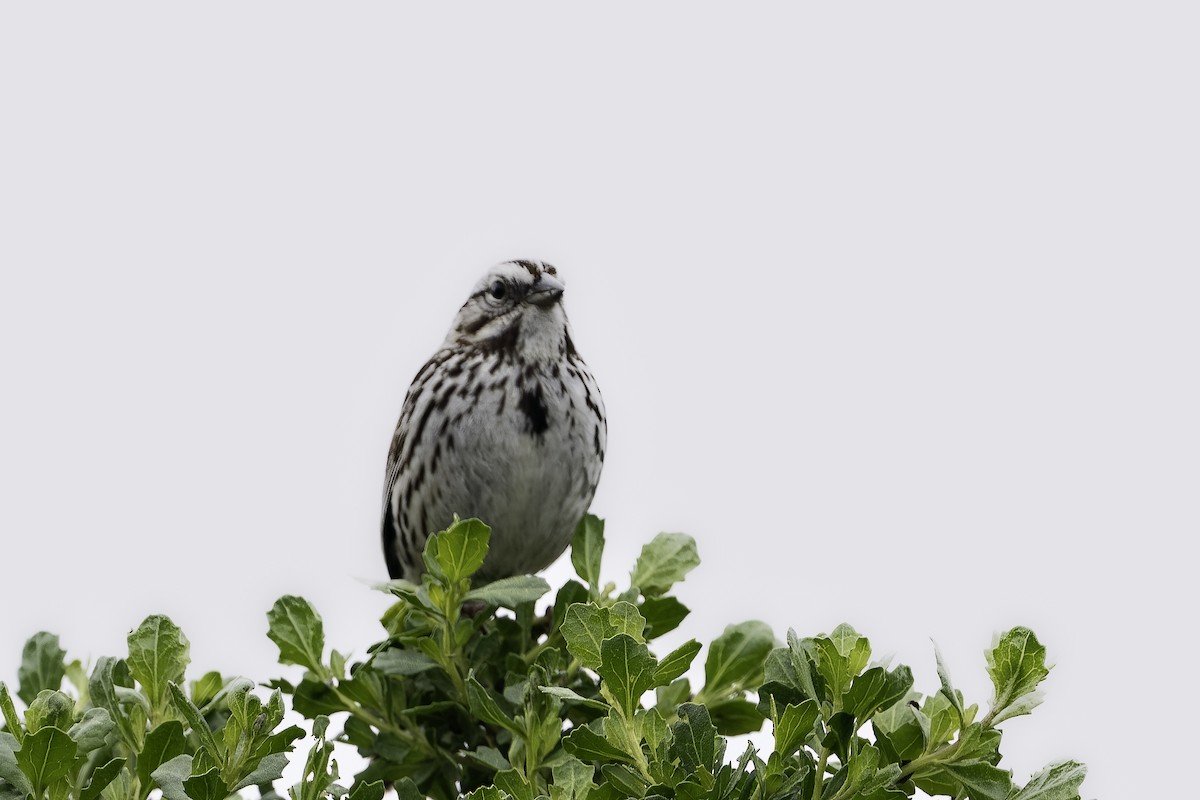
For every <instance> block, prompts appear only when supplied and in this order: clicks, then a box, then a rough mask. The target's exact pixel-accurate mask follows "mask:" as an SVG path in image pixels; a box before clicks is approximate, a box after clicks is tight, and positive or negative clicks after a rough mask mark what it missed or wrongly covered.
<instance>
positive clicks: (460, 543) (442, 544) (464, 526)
mask: <svg viewBox="0 0 1200 800" xmlns="http://www.w3.org/2000/svg"><path fill="white" fill-rule="evenodd" d="M491 530H492V529H491V528H489V527H488V526H487V525H485V524H483V522H482V521H480V520H478V519H463V520H456V521H455V522H454V524H453V525H451V526H450V527H449V528H447V529H446V530H444V531H442V532H441V533H435V534H434V535H432V536H430V537H429V540H428V541H427V542H426V543H425V552H426V553H427V554H428V556H429V558H428V559H427V562H428V561H429V560H430V559H431V560H432V561H433V563H434V564H436V565H437V567H438V569H439V570H440V571H441V574H442V576H443V577H445V579H446V580H447V581H449V582H451V583H453V582H455V581H460V580H462V579H463V578H469V577H471V576H472V575H474V574H475V573H476V572H478V571H479V568H480V567H482V566H483V561H484V558H486V557H487V551H488V539H489V538H490V537H491Z"/></svg>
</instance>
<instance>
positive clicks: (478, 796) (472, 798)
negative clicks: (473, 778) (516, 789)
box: [462, 786, 512, 800]
mask: <svg viewBox="0 0 1200 800" xmlns="http://www.w3.org/2000/svg"><path fill="white" fill-rule="evenodd" d="M462 800H512V798H511V797H510V796H509V794H508V793H507V792H505V791H504V790H502V789H497V788H496V787H495V786H484V787H482V788H479V789H476V790H475V791H473V792H471V793H470V794H468V795H463V798H462Z"/></svg>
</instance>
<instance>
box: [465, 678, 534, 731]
mask: <svg viewBox="0 0 1200 800" xmlns="http://www.w3.org/2000/svg"><path fill="white" fill-rule="evenodd" d="M467 700H468V703H469V704H470V707H471V713H472V714H474V715H475V716H477V717H479V719H481V720H483V721H484V722H487V723H489V724H491V725H496V726H497V727H501V728H504V729H506V730H508V731H509V732H511V733H514V734H517V735H522V734H524V731H523V729H522V728H521V726H520V725H518V724H517V723H516V722H514V721H513V719H512V717H510V716H509V715H508V714H506V713H504V711H503V710H502V709H501V708H500V704H499V703H498V702H496V699H495V698H493V697H492V695H491V693H490V692H488V690H487V689H485V688H484V687H483V685H482V684H481V683H480V682H479V681H478V680H477V679H476V678H475V676H474V675H469V676H468V677H467Z"/></svg>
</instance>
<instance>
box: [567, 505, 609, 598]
mask: <svg viewBox="0 0 1200 800" xmlns="http://www.w3.org/2000/svg"><path fill="white" fill-rule="evenodd" d="M603 553H604V520H602V519H600V518H599V517H597V516H595V515H593V514H586V515H585V516H584V518H583V519H581V520H580V521H579V524H578V525H576V526H575V535H574V536H573V537H572V538H571V565H572V566H574V567H575V574H576V575H578V576H579V577H580V578H581V579H582V580H583V581H584V582H585V583H586V584H587V585H588V586H590V587H591V589H592V594H596V593H598V592H599V590H600V556H601V555H603Z"/></svg>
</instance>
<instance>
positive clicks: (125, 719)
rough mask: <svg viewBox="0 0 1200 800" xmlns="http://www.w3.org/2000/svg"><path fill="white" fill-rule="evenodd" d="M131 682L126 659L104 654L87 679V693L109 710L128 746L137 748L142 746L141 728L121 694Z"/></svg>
mask: <svg viewBox="0 0 1200 800" xmlns="http://www.w3.org/2000/svg"><path fill="white" fill-rule="evenodd" d="M132 685H133V678H132V677H131V676H130V675H129V666H128V665H127V664H126V663H125V661H124V660H122V659H118V658H113V657H111V656H101V657H100V658H98V659H96V666H95V667H94V668H93V669H92V676H91V677H90V678H89V679H88V696H89V697H90V698H91V701H92V705H94V706H97V707H99V708H104V709H106V710H107V711H108V713H109V716H111V717H112V719H113V722H115V723H116V725H117V731H118V732H119V733H120V735H121V741H123V742H124V743H125V744H126V746H127V747H129V749H131V750H136V749H138V748H140V747H141V736H142V731H141V730H140V729H138V728H135V727H134V725H133V722H132V720H130V718H129V715H128V714H127V713H126V712H125V709H124V708H123V707H122V704H121V698H120V696H119V695H118V692H124V691H127V690H129V687H131V686H132ZM143 719H144V717H143Z"/></svg>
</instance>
